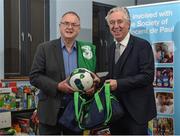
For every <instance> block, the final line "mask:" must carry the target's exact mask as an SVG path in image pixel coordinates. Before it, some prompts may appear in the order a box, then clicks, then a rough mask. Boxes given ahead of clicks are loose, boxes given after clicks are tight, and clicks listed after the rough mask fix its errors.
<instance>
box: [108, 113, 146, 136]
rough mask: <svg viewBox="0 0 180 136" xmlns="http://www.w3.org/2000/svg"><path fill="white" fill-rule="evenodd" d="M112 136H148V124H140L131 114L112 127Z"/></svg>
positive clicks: (127, 114) (126, 114) (114, 123)
mask: <svg viewBox="0 0 180 136" xmlns="http://www.w3.org/2000/svg"><path fill="white" fill-rule="evenodd" d="M110 131H111V134H112V135H147V134H148V122H147V123H145V124H138V123H137V122H136V121H135V120H134V119H133V118H132V117H131V116H130V115H129V113H125V115H124V116H123V117H122V118H121V119H119V120H118V121H116V122H113V123H112V124H111V125H110Z"/></svg>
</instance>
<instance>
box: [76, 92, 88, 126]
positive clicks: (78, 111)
mask: <svg viewBox="0 0 180 136" xmlns="http://www.w3.org/2000/svg"><path fill="white" fill-rule="evenodd" d="M79 98H80V99H81V100H82V103H81V104H80V108H79ZM85 103H86V100H85V99H83V98H82V97H80V95H79V92H78V91H77V92H74V111H75V117H76V120H77V122H78V125H79V128H80V129H84V128H82V126H81V125H80V119H81V114H83V112H82V108H83V105H84V104H85Z"/></svg>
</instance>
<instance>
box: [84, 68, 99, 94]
mask: <svg viewBox="0 0 180 136" xmlns="http://www.w3.org/2000/svg"><path fill="white" fill-rule="evenodd" d="M91 76H92V77H93V86H92V87H91V88H90V89H88V90H86V91H85V92H86V94H87V95H90V96H91V95H93V94H94V92H95V91H96V89H97V86H98V85H99V83H100V78H99V77H98V76H97V75H96V74H94V73H93V72H91Z"/></svg>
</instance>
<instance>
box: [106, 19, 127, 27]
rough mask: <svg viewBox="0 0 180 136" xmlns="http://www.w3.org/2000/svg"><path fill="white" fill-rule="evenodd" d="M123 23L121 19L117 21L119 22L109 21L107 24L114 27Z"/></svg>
mask: <svg viewBox="0 0 180 136" xmlns="http://www.w3.org/2000/svg"><path fill="white" fill-rule="evenodd" d="M124 22H125V21H124V20H121V19H119V20H111V21H109V24H110V25H111V26H115V25H116V23H117V25H121V24H122V23H124Z"/></svg>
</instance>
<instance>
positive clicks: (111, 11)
mask: <svg viewBox="0 0 180 136" xmlns="http://www.w3.org/2000/svg"><path fill="white" fill-rule="evenodd" d="M118 11H120V12H123V13H124V15H125V19H126V20H127V21H129V22H130V15H129V11H128V9H127V8H125V7H115V8H112V9H110V11H109V12H108V13H107V16H106V17H105V19H106V21H107V23H109V16H110V15H111V14H112V13H114V12H118Z"/></svg>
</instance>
